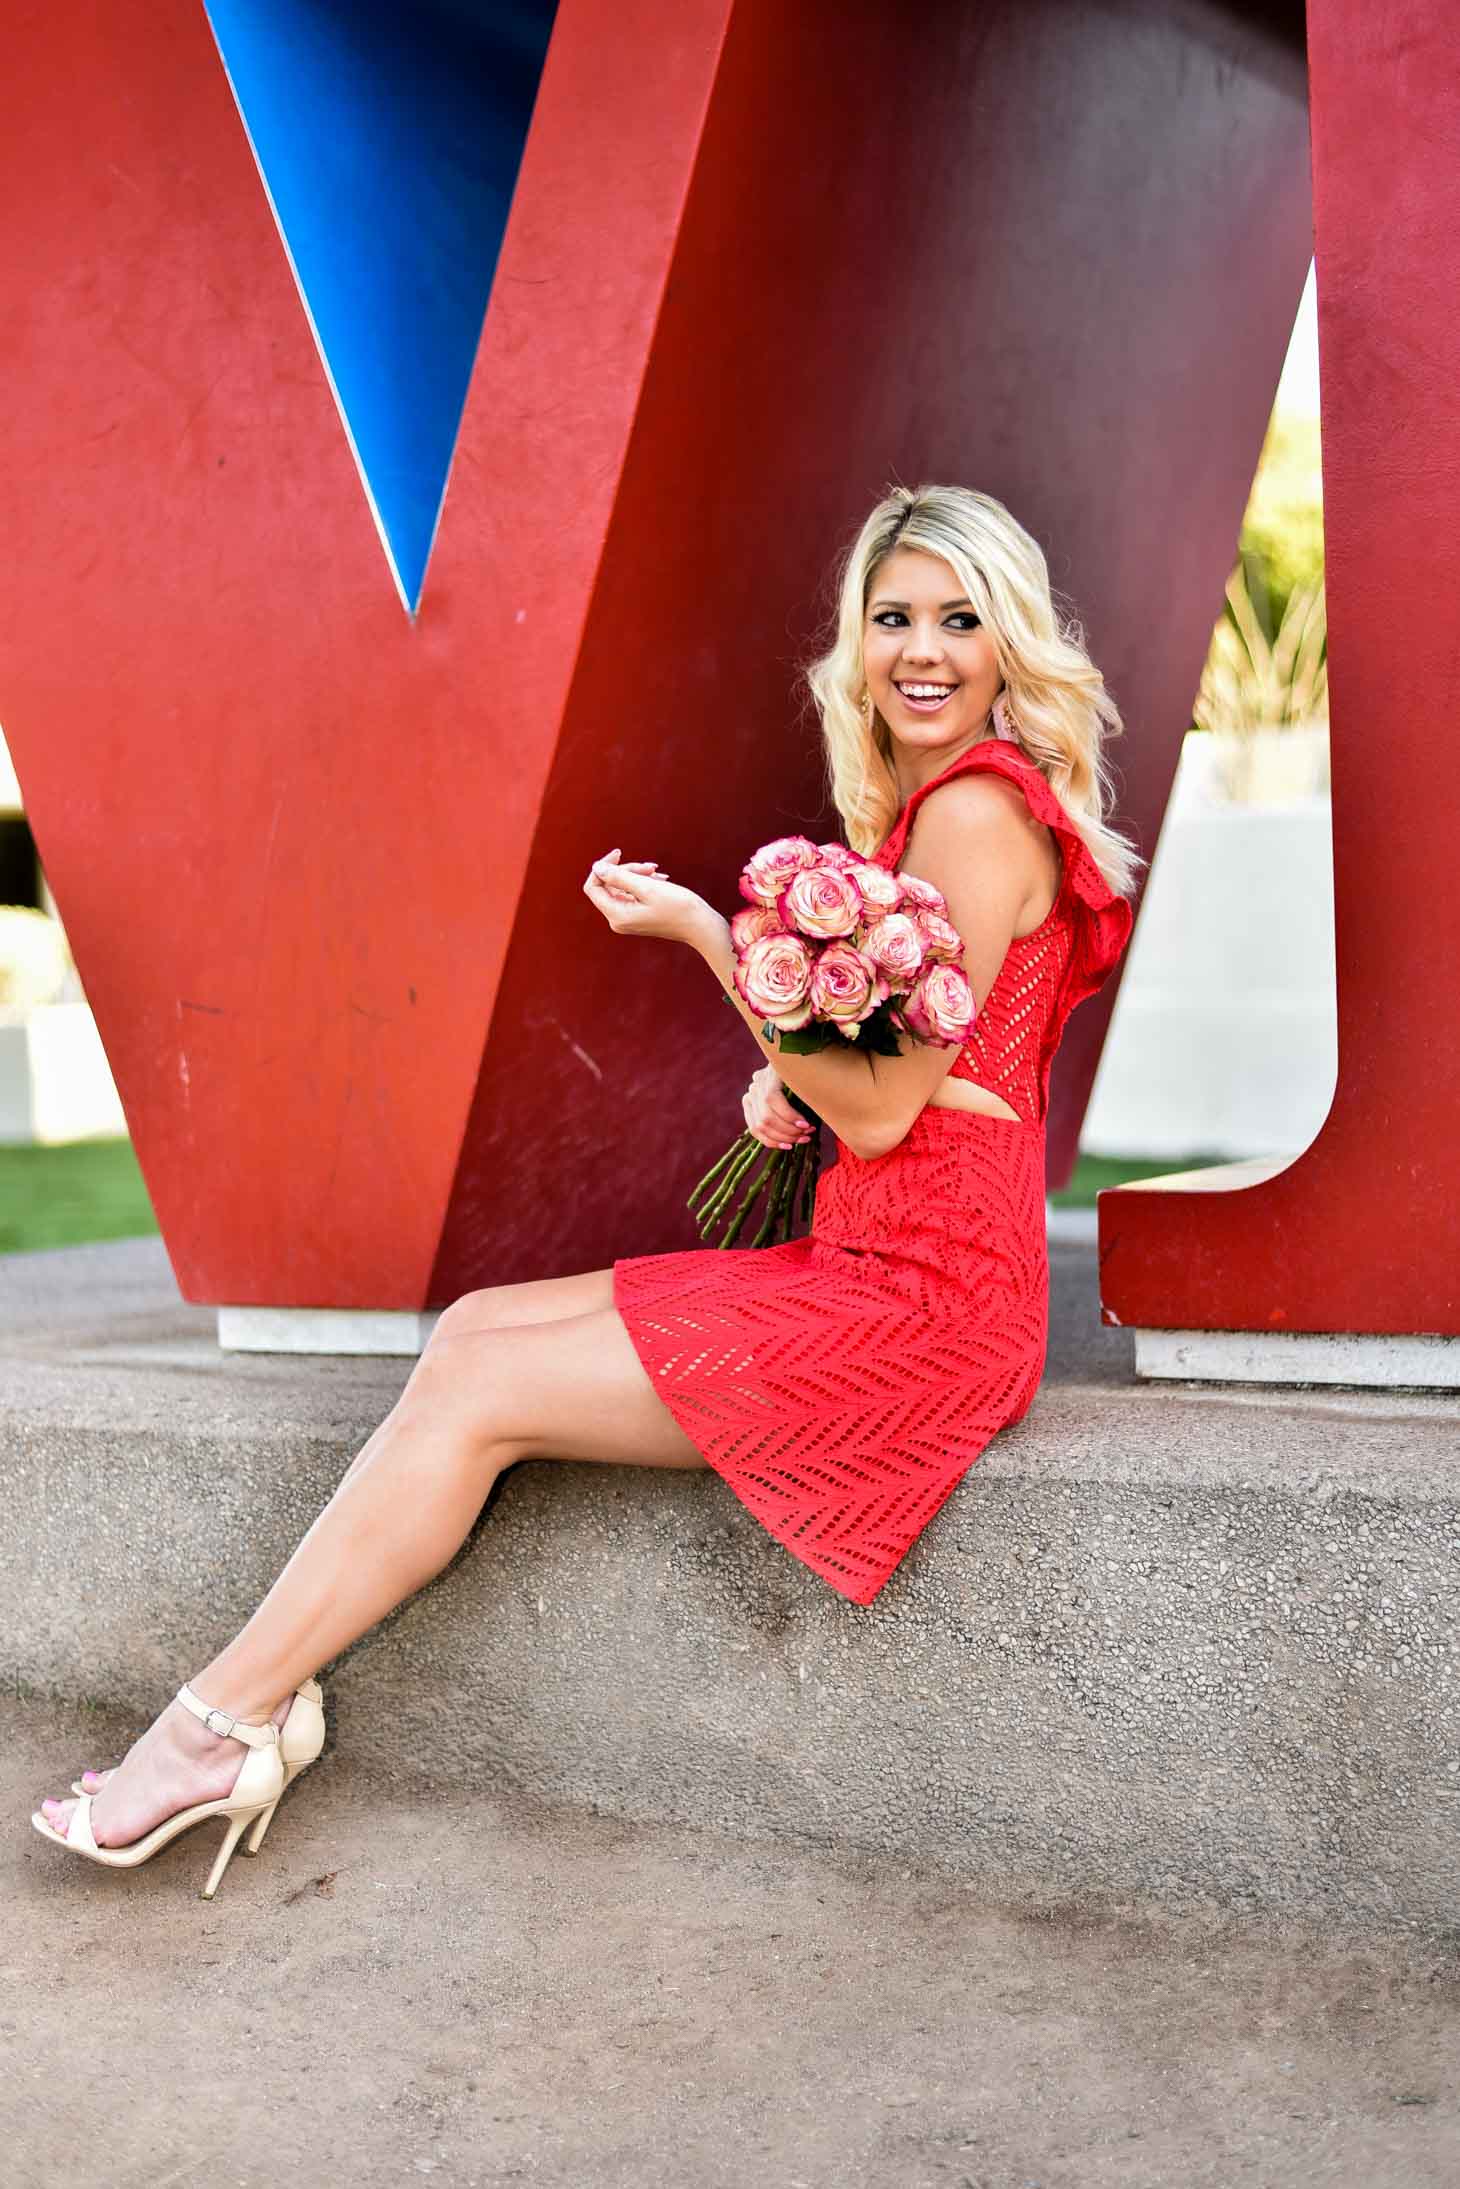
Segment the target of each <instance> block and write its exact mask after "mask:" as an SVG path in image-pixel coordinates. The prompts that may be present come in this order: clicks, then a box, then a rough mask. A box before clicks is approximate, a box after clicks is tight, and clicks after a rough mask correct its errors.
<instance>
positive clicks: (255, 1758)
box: [30, 1683, 284, 1900]
mask: <svg viewBox="0 0 1460 2189" xmlns="http://www.w3.org/2000/svg"><path fill="white" fill-rule="evenodd" d="M176 1699H177V1701H178V1702H180V1703H181V1704H182V1706H183V1708H184V1709H185V1710H190V1711H191V1712H192V1714H193V1716H194V1717H195V1718H200V1719H201V1720H202V1722H203V1724H204V1725H206V1726H207V1728H208V1731H209V1732H210V1733H216V1734H217V1735H218V1736H219V1738H220V1739H226V1740H235V1741H241V1742H242V1743H243V1745H244V1747H245V1748H246V1749H247V1751H248V1753H247V1755H245V1757H244V1759H243V1763H242V1765H241V1767H240V1769H239V1773H238V1777H237V1778H236V1779H235V1780H234V1782H233V1791H232V1793H231V1794H225V1795H224V1796H223V1797H222V1798H221V1799H220V1800H216V1801H197V1802H194V1803H193V1805H192V1807H191V1808H188V1809H179V1810H177V1811H176V1812H175V1813H174V1814H173V1815H172V1816H170V1817H164V1818H163V1820H162V1822H161V1823H160V1824H154V1825H153V1827H152V1830H151V1831H150V1832H144V1833H143V1835H142V1837H141V1838H140V1839H134V1840H133V1841H132V1842H131V1844H130V1845H129V1846H126V1847H98V1846H97V1844H96V1838H95V1835H94V1833H93V1832H92V1829H91V1804H92V1800H93V1796H92V1795H90V1794H82V1795H81V1796H80V1797H79V1799H78V1801H77V1803H76V1807H75V1809H74V1811H73V1812H72V1816H71V1822H70V1828H69V1829H68V1830H67V1831H65V1832H58V1831H57V1830H56V1828H55V1826H54V1825H53V1824H52V1823H50V1822H49V1820H48V1819H47V1818H46V1817H44V1816H42V1814H41V1812H40V1810H39V1809H37V1810H36V1811H35V1812H34V1813H33V1815H32V1817H31V1820H30V1821H31V1823H32V1824H33V1825H34V1826H35V1828H36V1830H37V1831H38V1832H39V1833H40V1835H41V1837H42V1839H49V1840H53V1841H54V1842H55V1844H56V1846H58V1847H64V1848H65V1849H66V1851H67V1853H68V1854H73V1855H84V1856H85V1857H86V1859H87V1861H88V1862H100V1863H102V1864H104V1865H105V1867H106V1868H107V1869H109V1870H135V1869H137V1868H138V1867H139V1866H140V1865H141V1864H142V1863H144V1862H150V1861H151V1859H152V1857H153V1856H154V1855H155V1854H159V1853H160V1852H161V1851H162V1849H163V1848H164V1847H166V1846H167V1845H168V1843H169V1841H171V1840H174V1839H176V1838H177V1837H178V1835H179V1834H180V1833H182V1832H186V1831H189V1830H190V1829H191V1828H192V1826H193V1825H195V1824H202V1823H204V1822H205V1821H206V1820H207V1819H208V1818H209V1817H226V1818H227V1819H228V1830H227V1832H226V1833H225V1834H224V1838H223V1845H222V1846H221V1847H220V1848H219V1850H218V1858H217V1860H216V1861H215V1862H214V1864H213V1867H212V1869H211V1870H210V1871H209V1873H208V1882H207V1884H206V1885H205V1886H204V1887H203V1893H202V1897H203V1899H204V1900H211V1899H212V1897H213V1895H214V1893H216V1892H217V1890H218V1886H219V1882H220V1880H221V1879H222V1876H223V1872H224V1871H225V1870H226V1869H227V1867H228V1864H229V1860H230V1858H231V1856H232V1854H233V1850H234V1848H235V1847H236V1846H237V1845H238V1842H239V1840H240V1838H241V1837H242V1835H243V1833H244V1832H246V1831H247V1829H248V1827H249V1825H250V1824H253V1823H256V1821H257V1820H258V1818H259V1817H261V1816H264V1815H265V1814H266V1813H267V1814H269V1815H272V1813H273V1810H274V1807H275V1805H276V1804H277V1802H278V1799H279V1796H280V1794H281V1793H282V1792H283V1790H284V1762H283V1758H282V1756H281V1755H280V1753H279V1728H278V1727H277V1726H276V1725H273V1724H269V1725H246V1724H245V1723H244V1721H243V1720H242V1719H241V1718H230V1717H229V1715H228V1713H227V1712H226V1711H224V1710H210V1709H209V1708H208V1705H207V1704H206V1703H205V1702H201V1701H200V1700H199V1699H198V1697H197V1696H196V1695H195V1694H194V1693H193V1691H192V1689H191V1688H190V1687H189V1686H187V1685H186V1683H184V1685H183V1686H182V1687H180V1688H179V1689H178V1691H177V1698H176Z"/></svg>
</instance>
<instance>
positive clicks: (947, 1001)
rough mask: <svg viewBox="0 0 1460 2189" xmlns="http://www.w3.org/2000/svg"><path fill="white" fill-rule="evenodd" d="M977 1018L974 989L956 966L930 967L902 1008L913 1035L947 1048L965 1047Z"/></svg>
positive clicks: (909, 1030)
mask: <svg viewBox="0 0 1460 2189" xmlns="http://www.w3.org/2000/svg"><path fill="white" fill-rule="evenodd" d="M977 1015H978V1007H977V1005H976V1004H975V1003H974V1000H973V990H972V989H971V988H970V987H969V985H968V982H967V981H966V980H965V979H964V977H963V975H962V973H960V972H959V970H958V968H957V966H956V965H930V966H929V967H928V970H927V972H926V973H925V974H924V975H923V977H922V979H921V980H920V981H919V982H918V984H917V987H916V988H915V989H914V990H913V992H912V994H911V995H910V996H905V997H904V998H903V1001H902V1006H901V1016H902V1019H903V1023H904V1024H905V1025H906V1027H907V1030H908V1032H909V1033H910V1034H914V1035H916V1037H917V1039H918V1040H919V1041H930V1042H936V1043H939V1044H941V1045H943V1046H945V1047H960V1048H961V1047H962V1045H963V1043H964V1042H965V1041H967V1039H968V1034H969V1029H970V1027H971V1026H972V1025H973V1022H974V1019H975V1018H976V1017H977Z"/></svg>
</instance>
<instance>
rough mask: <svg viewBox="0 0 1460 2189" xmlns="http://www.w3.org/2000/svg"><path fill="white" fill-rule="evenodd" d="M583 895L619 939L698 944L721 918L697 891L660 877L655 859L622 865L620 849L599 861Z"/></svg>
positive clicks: (634, 860) (590, 875) (629, 861)
mask: <svg viewBox="0 0 1460 2189" xmlns="http://www.w3.org/2000/svg"><path fill="white" fill-rule="evenodd" d="M583 894H584V896H585V897H586V898H587V899H588V901H589V903H590V904H595V905H597V907H598V909H599V911H600V912H601V913H602V914H603V917H604V918H605V919H606V920H607V922H608V924H609V926H610V927H611V928H612V929H613V931H614V933H615V935H652V936H656V937H658V938H659V940H660V941H662V942H684V943H694V942H696V941H697V940H698V939H699V937H700V936H701V934H702V933H703V932H704V930H705V926H706V923H707V921H708V922H715V923H717V924H718V915H717V914H716V913H715V912H713V911H712V910H711V908H710V906H709V905H707V904H706V902H705V900H704V898H703V897H700V896H697V895H696V893H695V892H694V890H692V889H682V888H681V887H680V885H679V884H678V883H677V882H671V881H670V879H669V877H668V875H667V874H661V873H660V871H659V869H658V867H657V866H656V865H655V864H654V862H653V860H652V859H629V860H627V861H624V862H622V863H620V858H619V851H618V850H617V849H615V850H613V851H609V852H605V854H604V856H603V857H602V858H601V859H595V860H594V862H593V865H592V867H591V868H590V869H589V873H588V879H587V881H586V882H585V883H584V884H583Z"/></svg>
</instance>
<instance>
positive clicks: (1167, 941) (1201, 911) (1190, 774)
mask: <svg viewBox="0 0 1460 2189" xmlns="http://www.w3.org/2000/svg"><path fill="white" fill-rule="evenodd" d="M1319 734H1320V735H1321V733H1319ZM1305 739H1306V740H1307V741H1308V743H1307V748H1306V757H1305V749H1304V745H1303V742H1302V741H1303V740H1305ZM1289 740H1293V742H1291V743H1289V742H1288V741H1289ZM1255 757H1256V760H1257V763H1258V764H1257V766H1256V767H1255V768H1254V769H1253V771H1252V777H1253V779H1256V780H1261V779H1262V778H1263V776H1264V775H1265V776H1266V778H1267V780H1268V781H1269V782H1270V783H1284V787H1286V783H1291V782H1294V781H1304V780H1309V781H1311V780H1321V779H1322V775H1323V771H1321V770H1318V769H1317V768H1316V761H1317V759H1318V744H1317V741H1316V738H1315V733H1312V732H1301V731H1299V732H1283V733H1280V734H1279V735H1278V736H1276V737H1275V738H1273V740H1272V750H1271V751H1270V752H1269V753H1267V754H1265V755H1264V754H1262V753H1259V754H1258V755H1256V756H1255ZM1310 762H1313V763H1315V765H1314V766H1312V767H1310ZM1222 763H1223V755H1222V754H1221V752H1220V750H1219V748H1217V747H1216V746H1214V745H1213V743H1212V741H1211V740H1209V739H1208V738H1206V737H1204V736H1201V735H1191V736H1188V738H1187V739H1186V744H1185V749H1184V751H1183V754H1182V761H1181V766H1180V769H1179V770H1178V774H1177V780H1176V786H1175V789H1174V790H1173V794H1172V799H1171V804H1170V806H1169V808H1168V810H1167V814H1166V819H1165V823H1164V825H1163V827H1162V830H1161V840H1160V843H1159V844H1158V845H1157V848H1156V854H1155V857H1154V859H1153V861H1152V865H1151V874H1150V878H1149V881H1148V883H1147V888H1146V895H1145V899H1144V902H1143V903H1142V906H1141V912H1140V917H1139V919H1138V921H1137V923H1136V930H1135V933H1134V935H1133V936H1132V938H1131V944H1130V952H1129V960H1128V964H1127V967H1126V972H1125V977H1124V980H1123V982H1122V985H1121V989H1120V994H1119V996H1118V997H1117V999H1116V1005H1115V1011H1114V1015H1113V1017H1112V1020H1111V1026H1110V1034H1109V1038H1108V1040H1107V1041H1106V1045H1105V1052H1104V1055H1103V1056H1102V1057H1101V1060H1100V1069H1099V1072H1098V1073H1097V1075H1096V1079H1095V1085H1094V1088H1093V1090H1092V1094H1091V1100H1090V1107H1089V1110H1088V1112H1087V1114H1086V1119H1085V1128H1084V1131H1083V1133H1082V1135H1081V1141H1080V1145H1081V1147H1082V1149H1083V1150H1084V1151H1085V1152H1086V1153H1088V1154H1092V1155H1108V1156H1120V1157H1129V1156H1153V1157H1155V1158H1157V1159H1158V1160H1163V1161H1164V1160H1166V1159H1167V1158H1170V1157H1178V1158H1179V1157H1183V1156H1188V1155H1214V1156H1223V1157H1243V1156H1265V1155H1273V1156H1276V1155H1293V1154H1296V1153H1297V1152H1298V1151H1299V1150H1300V1149H1302V1148H1304V1147H1306V1146H1307V1145H1308V1143H1309V1142H1310V1141H1311V1140H1312V1139H1313V1137H1314V1135H1315V1134H1316V1133H1317V1131H1318V1128H1319V1127H1320V1125H1321V1124H1322V1122H1323V1119H1324V1116H1325V1115H1326V1113H1327V1110H1328V1107H1329V1104H1330V1103H1331V1101H1332V1099H1333V1090H1334V1086H1335V1083H1336V1080H1337V1075H1338V1035H1337V1013H1336V1006H1335V994H1334V956H1333V836H1332V825H1331V819H1330V809H1329V801H1328V799H1327V797H1326V796H1324V795H1322V794H1321V793H1318V792H1309V793H1308V794H1307V795H1298V796H1288V797H1286V798H1282V799H1280V800H1279V801H1278V802H1271V803H1266V804H1233V803H1229V802H1227V801H1226V800H1225V799H1224V798H1223V796H1222V784H1223V779H1224V772H1225V771H1224V769H1223V765H1222ZM1285 779H1286V780H1285Z"/></svg>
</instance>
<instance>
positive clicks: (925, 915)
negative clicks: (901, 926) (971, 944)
mask: <svg viewBox="0 0 1460 2189" xmlns="http://www.w3.org/2000/svg"><path fill="white" fill-rule="evenodd" d="M917 925H918V932H919V934H920V935H921V936H922V938H923V948H924V949H925V950H926V952H927V954H928V956H929V957H930V958H931V959H932V960H933V961H934V963H935V964H938V965H954V964H956V963H957V961H958V960H959V958H961V957H962V955H963V937H962V936H961V935H960V934H959V932H958V930H957V928H956V927H955V926H954V925H953V922H952V921H951V920H945V919H943V918H942V917H941V916H940V915H939V914H938V913H936V912H919V913H918V915H917Z"/></svg>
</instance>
